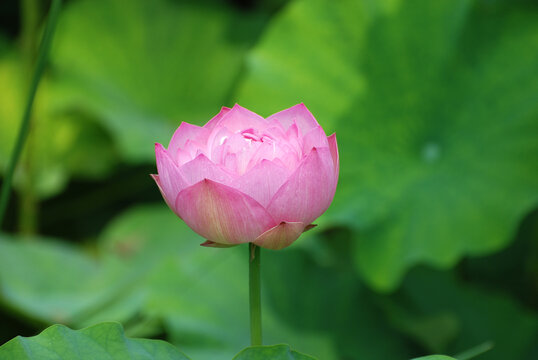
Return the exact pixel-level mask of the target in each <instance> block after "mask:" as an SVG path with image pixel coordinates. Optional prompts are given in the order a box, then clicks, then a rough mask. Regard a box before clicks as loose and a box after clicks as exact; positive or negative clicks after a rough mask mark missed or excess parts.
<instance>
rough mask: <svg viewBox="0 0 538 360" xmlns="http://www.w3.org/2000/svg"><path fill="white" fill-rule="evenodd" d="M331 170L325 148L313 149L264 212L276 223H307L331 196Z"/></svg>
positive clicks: (326, 203) (328, 202)
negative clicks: (266, 211) (267, 212)
mask: <svg viewBox="0 0 538 360" xmlns="http://www.w3.org/2000/svg"><path fill="white" fill-rule="evenodd" d="M334 190H335V188H334V167H333V161H332V156H331V154H330V151H329V149H328V148H320V149H317V148H314V149H312V151H311V152H310V154H309V155H308V156H307V157H305V158H304V159H303V161H302V163H301V164H300V165H299V166H298V167H297V169H296V170H295V172H294V173H293V175H291V177H290V178H289V179H288V181H287V182H285V183H284V185H282V186H281V187H280V189H278V191H277V192H276V194H275V196H274V197H273V199H272V200H271V202H270V203H269V206H268V207H267V210H268V211H269V213H270V214H271V215H272V216H273V217H274V218H275V219H276V220H277V221H288V222H302V223H305V224H310V223H311V222H312V221H314V220H315V219H316V218H317V217H319V216H320V215H321V214H323V212H325V210H327V208H328V207H329V205H330V203H331V201H332V199H333V196H334Z"/></svg>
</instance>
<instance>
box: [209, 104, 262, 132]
mask: <svg viewBox="0 0 538 360" xmlns="http://www.w3.org/2000/svg"><path fill="white" fill-rule="evenodd" d="M218 126H219V127H225V128H227V129H228V130H230V131H231V132H238V131H242V130H246V129H250V128H254V129H258V130H262V129H265V128H266V127H267V121H266V120H265V119H264V118H263V117H261V116H260V115H258V114H256V113H254V112H252V111H250V110H247V109H245V108H244V107H242V106H239V105H237V104H235V105H234V107H233V108H232V109H231V110H230V111H229V112H228V113H226V114H224V116H223V117H222V119H220V121H219V122H218Z"/></svg>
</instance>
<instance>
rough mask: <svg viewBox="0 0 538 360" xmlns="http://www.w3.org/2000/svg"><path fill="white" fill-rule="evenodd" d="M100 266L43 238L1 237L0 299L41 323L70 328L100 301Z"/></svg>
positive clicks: (62, 245) (76, 251)
mask: <svg viewBox="0 0 538 360" xmlns="http://www.w3.org/2000/svg"><path fill="white" fill-rule="evenodd" d="M98 273H99V269H98V264H97V263H96V262H95V261H93V260H92V259H90V258H89V257H88V256H86V255H85V254H83V253H81V252H80V251H79V250H78V249H76V248H74V247H73V246H70V245H68V244H65V243H62V242H60V241H56V240H52V239H44V238H24V239H20V238H14V237H11V236H8V235H5V234H2V235H0V299H1V301H2V303H4V304H7V305H8V306H9V307H10V308H12V309H14V310H16V311H18V312H21V313H23V314H25V315H26V316H28V317H30V318H32V319H36V320H39V321H40V322H44V323H49V324H51V323H55V322H61V323H69V322H71V321H72V320H73V318H74V317H76V316H77V314H78V313H79V312H80V311H82V310H83V309H86V308H87V307H89V306H91V305H92V304H94V302H96V301H97V300H98V297H99V294H100V293H101V291H100V287H99V286H98V283H96V282H95V279H96V275H97V274H98Z"/></svg>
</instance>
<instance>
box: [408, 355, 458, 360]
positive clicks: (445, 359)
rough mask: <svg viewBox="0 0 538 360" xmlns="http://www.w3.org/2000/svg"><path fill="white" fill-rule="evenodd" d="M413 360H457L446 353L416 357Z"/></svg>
mask: <svg viewBox="0 0 538 360" xmlns="http://www.w3.org/2000/svg"><path fill="white" fill-rule="evenodd" d="M412 360H457V359H454V358H451V357H450V356H445V355H430V356H423V357H419V358H415V359H412Z"/></svg>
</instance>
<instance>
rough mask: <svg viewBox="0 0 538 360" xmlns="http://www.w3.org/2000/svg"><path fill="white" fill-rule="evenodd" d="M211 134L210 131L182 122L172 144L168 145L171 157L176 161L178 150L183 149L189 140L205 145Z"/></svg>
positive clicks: (171, 141)
mask: <svg viewBox="0 0 538 360" xmlns="http://www.w3.org/2000/svg"><path fill="white" fill-rule="evenodd" d="M210 132H211V131H210V130H209V129H205V128H203V127H200V126H196V125H192V124H189V123H186V122H182V123H181V124H180V125H179V127H178V128H177V130H176V132H175V133H174V135H173V136H172V139H171V140H170V144H168V152H169V154H170V156H171V157H173V158H174V159H175V158H176V154H177V151H178V149H181V148H183V147H184V146H185V143H186V142H187V140H190V141H193V142H197V143H200V144H205V142H206V141H207V138H208V137H209V134H210Z"/></svg>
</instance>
